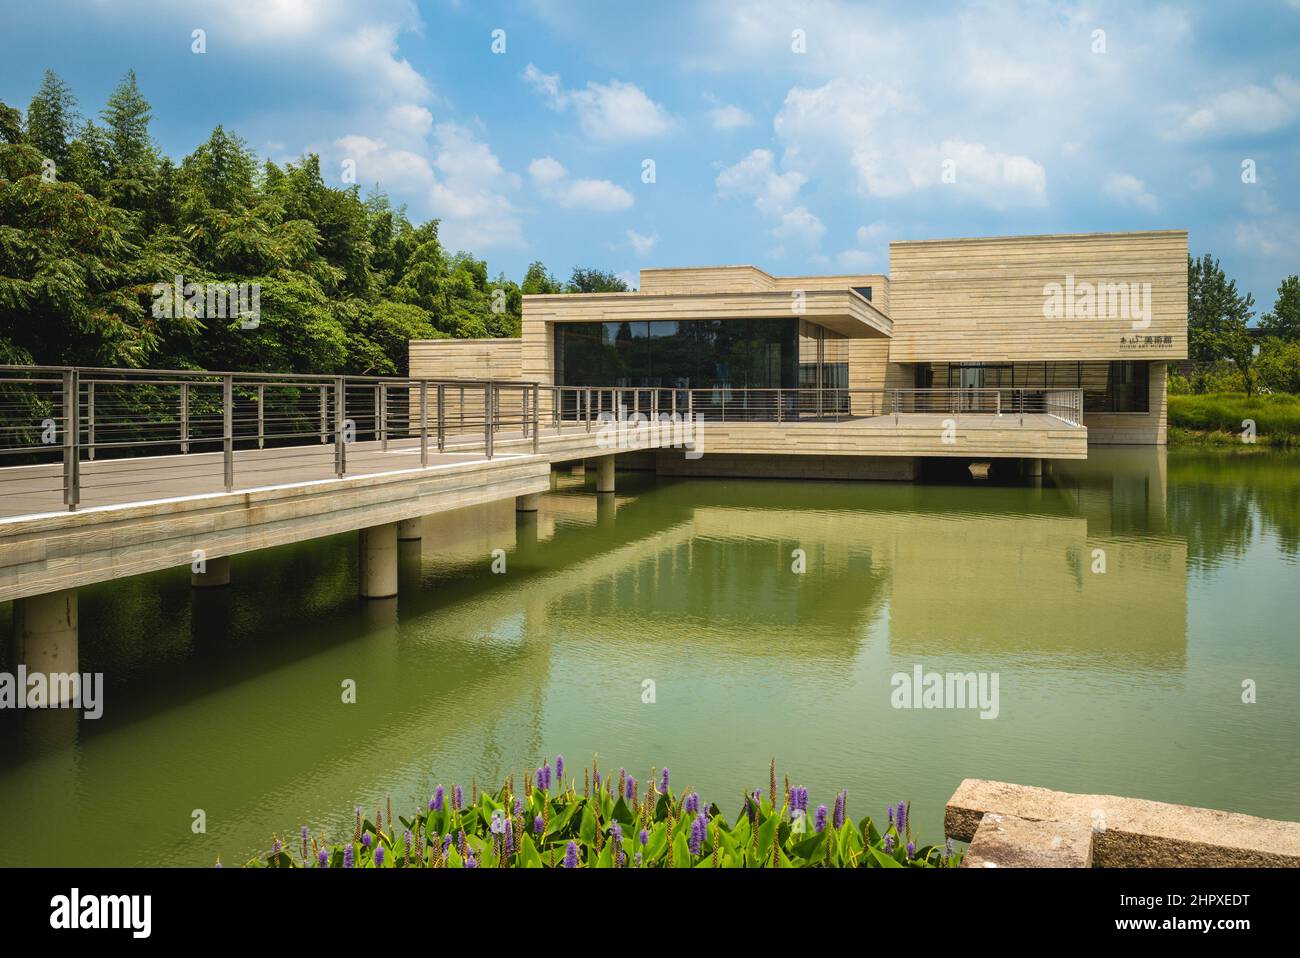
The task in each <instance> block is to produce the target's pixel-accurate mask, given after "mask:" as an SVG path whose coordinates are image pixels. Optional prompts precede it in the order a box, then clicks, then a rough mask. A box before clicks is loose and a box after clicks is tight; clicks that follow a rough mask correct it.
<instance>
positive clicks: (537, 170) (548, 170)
mask: <svg viewBox="0 0 1300 958" xmlns="http://www.w3.org/2000/svg"><path fill="white" fill-rule="evenodd" d="M528 175H529V176H531V177H532V178H533V179H534V180H536V181H537V182H538V183H544V184H549V183H557V182H559V181H560V180H562V179H564V177H565V169H564V167H563V166H562V165H560V163H559V161H557V160H555V159H553V158H551V157H549V156H541V157H538V158H537V159H535V160H533V161H532V162H531V163H529V164H528Z"/></svg>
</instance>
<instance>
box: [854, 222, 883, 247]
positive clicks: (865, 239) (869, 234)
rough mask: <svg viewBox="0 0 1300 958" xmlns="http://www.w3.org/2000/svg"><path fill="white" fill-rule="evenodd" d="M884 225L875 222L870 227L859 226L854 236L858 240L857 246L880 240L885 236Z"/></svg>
mask: <svg viewBox="0 0 1300 958" xmlns="http://www.w3.org/2000/svg"><path fill="white" fill-rule="evenodd" d="M885 229H886V227H885V224H884V223H880V222H876V223H872V224H871V225H870V226H859V227H858V229H857V232H856V233H854V235H855V236H856V237H857V238H858V245H859V246H866V245H867V244H868V243H870V242H871V241H872V240H878V239H881V238H882V237H883V236H884V235H885Z"/></svg>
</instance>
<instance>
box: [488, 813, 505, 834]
mask: <svg viewBox="0 0 1300 958" xmlns="http://www.w3.org/2000/svg"><path fill="white" fill-rule="evenodd" d="M488 827H489V828H491V829H492V834H493V835H504V834H505V833H506V817H505V816H504V815H502V814H501V809H497V810H496V811H494V812H493V813H492V823H491V824H490V825H489V826H488Z"/></svg>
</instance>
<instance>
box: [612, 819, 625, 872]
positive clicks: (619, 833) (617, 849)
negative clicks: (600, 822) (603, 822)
mask: <svg viewBox="0 0 1300 958" xmlns="http://www.w3.org/2000/svg"><path fill="white" fill-rule="evenodd" d="M609 834H610V837H611V838H613V840H614V864H615V865H622V864H623V827H622V826H621V825H619V823H618V822H614V823H613V824H612V825H610V826H609Z"/></svg>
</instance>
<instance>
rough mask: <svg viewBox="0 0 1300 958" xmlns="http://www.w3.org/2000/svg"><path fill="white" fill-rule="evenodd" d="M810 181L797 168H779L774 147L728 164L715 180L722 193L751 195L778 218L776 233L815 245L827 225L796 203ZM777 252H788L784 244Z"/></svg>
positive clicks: (763, 209)
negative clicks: (779, 170) (778, 169)
mask: <svg viewBox="0 0 1300 958" xmlns="http://www.w3.org/2000/svg"><path fill="white" fill-rule="evenodd" d="M807 181H808V178H807V177H806V176H804V175H803V174H802V173H799V172H796V171H794V170H788V171H786V172H778V171H777V169H776V158H775V157H774V156H773V155H772V151H771V150H763V149H758V150H753V151H751V152H750V153H749V154H748V155H747V156H745V157H743V158H742V159H741V160H740V161H739V162H737V163H735V164H733V165H731V166H728V167H726V168H725V169H724V170H723V171H722V172H721V173H719V174H718V176H717V179H716V181H715V182H716V184H717V187H718V195H719V196H723V197H727V196H738V197H742V198H745V199H751V200H753V203H754V207H755V208H756V209H757V210H758V211H759V212H760V213H762V214H763V215H764V216H766V217H768V218H769V219H774V220H776V225H775V226H774V227H773V228H772V235H773V236H775V237H777V239H783V240H784V239H793V240H798V241H800V242H803V243H807V244H808V245H811V246H815V245H817V243H819V242H820V241H821V238H822V236H823V234H825V232H826V227H825V226H823V225H822V221H821V220H820V219H818V218H817V216H816V215H815V214H813V213H811V212H809V211H808V208H807V207H805V206H803V205H802V204H797V203H796V200H798V198H799V191H800V189H802V188H803V185H804V183H806V182H807ZM774 255H784V247H781V249H780V251H779V253H775V254H774Z"/></svg>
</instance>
